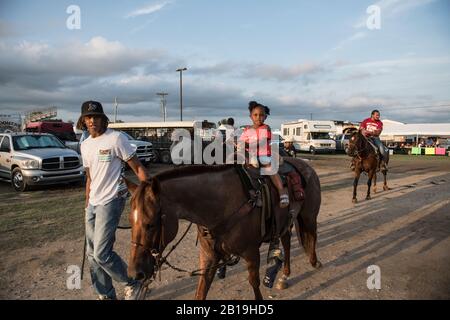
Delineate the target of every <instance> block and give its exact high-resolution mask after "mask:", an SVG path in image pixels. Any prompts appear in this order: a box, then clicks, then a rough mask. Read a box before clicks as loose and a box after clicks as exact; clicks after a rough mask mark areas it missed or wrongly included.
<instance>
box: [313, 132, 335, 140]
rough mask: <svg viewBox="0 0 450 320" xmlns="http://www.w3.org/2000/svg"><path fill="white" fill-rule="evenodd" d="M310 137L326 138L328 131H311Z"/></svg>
mask: <svg viewBox="0 0 450 320" xmlns="http://www.w3.org/2000/svg"><path fill="white" fill-rule="evenodd" d="M311 139H313V140H328V139H331V138H330V134H329V133H328V132H311Z"/></svg>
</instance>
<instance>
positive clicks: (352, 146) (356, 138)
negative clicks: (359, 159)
mask: <svg viewBox="0 0 450 320" xmlns="http://www.w3.org/2000/svg"><path fill="white" fill-rule="evenodd" d="M362 138H363V136H362V134H361V132H359V131H354V132H353V133H352V135H351V136H350V140H349V142H348V151H347V154H348V155H349V156H351V157H354V156H356V155H357V154H358V151H360V150H361V142H362V140H361V139H362Z"/></svg>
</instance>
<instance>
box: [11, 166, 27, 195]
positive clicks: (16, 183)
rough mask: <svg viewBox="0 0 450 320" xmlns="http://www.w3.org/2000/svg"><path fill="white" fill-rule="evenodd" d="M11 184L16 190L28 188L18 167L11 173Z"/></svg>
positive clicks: (21, 190)
mask: <svg viewBox="0 0 450 320" xmlns="http://www.w3.org/2000/svg"><path fill="white" fill-rule="evenodd" d="M11 184H12V186H13V188H14V190H16V191H20V192H23V191H27V190H28V185H27V184H26V182H25V179H24V177H23V175H22V171H20V168H14V170H13V172H12V174H11Z"/></svg>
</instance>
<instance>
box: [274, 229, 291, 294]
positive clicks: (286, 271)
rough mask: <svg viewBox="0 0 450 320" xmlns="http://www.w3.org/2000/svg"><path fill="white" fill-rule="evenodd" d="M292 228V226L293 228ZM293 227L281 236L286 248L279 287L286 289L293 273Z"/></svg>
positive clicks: (284, 248)
mask: <svg viewBox="0 0 450 320" xmlns="http://www.w3.org/2000/svg"><path fill="white" fill-rule="evenodd" d="M291 229H292V228H291ZM291 229H290V230H289V231H288V232H286V233H285V234H284V235H283V236H282V237H281V243H282V245H283V250H284V266H283V274H282V275H281V277H280V279H278V283H277V289H280V290H284V289H286V288H287V287H288V282H287V281H288V279H289V276H290V274H291Z"/></svg>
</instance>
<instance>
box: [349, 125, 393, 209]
mask: <svg viewBox="0 0 450 320" xmlns="http://www.w3.org/2000/svg"><path fill="white" fill-rule="evenodd" d="M348 155H349V156H352V157H354V161H355V179H354V180H353V199H352V202H353V203H356V202H358V200H357V199H356V188H357V187H358V181H359V177H360V175H361V172H367V176H368V179H367V196H366V200H370V199H371V197H370V188H371V185H372V180H373V192H375V193H376V192H377V171H378V170H379V167H380V166H379V157H378V156H377V153H376V152H375V150H374V147H373V146H372V145H371V144H370V142H369V141H368V139H367V138H366V137H365V136H364V135H363V134H362V133H361V132H360V131H355V132H353V134H352V136H351V137H350V141H349V146H348ZM385 163H386V165H387V164H388V163H389V157H388V156H386V159H385ZM381 172H382V173H383V176H384V185H383V190H385V191H386V190H389V188H388V186H387V181H386V175H387V169H386V167H384V168H382V170H381Z"/></svg>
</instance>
